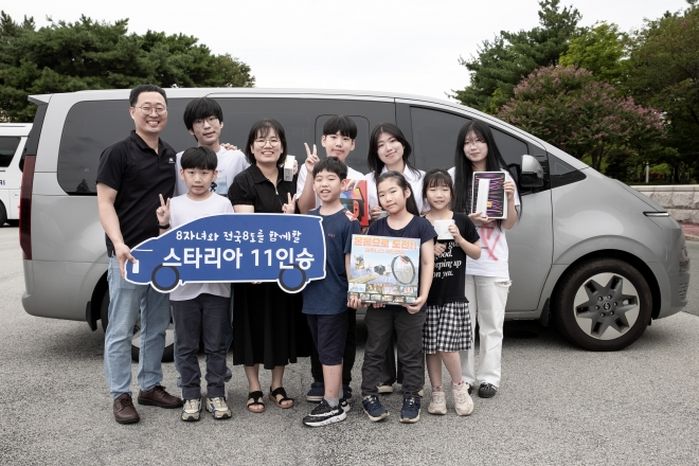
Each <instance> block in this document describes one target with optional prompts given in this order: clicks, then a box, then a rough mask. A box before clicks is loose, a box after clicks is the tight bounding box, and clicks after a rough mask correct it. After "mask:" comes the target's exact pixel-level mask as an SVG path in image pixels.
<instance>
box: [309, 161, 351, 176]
mask: <svg viewBox="0 0 699 466" xmlns="http://www.w3.org/2000/svg"><path fill="white" fill-rule="evenodd" d="M323 170H325V171H327V172H330V173H334V174H336V175H337V176H339V177H340V179H341V180H344V179H346V178H347V165H345V164H344V162H342V161H341V160H339V159H336V158H335V157H327V158H324V159H323V160H321V161H320V162H318V163H316V164H315V165H314V166H313V178H315V177H316V176H318V173H320V172H322V171H323Z"/></svg>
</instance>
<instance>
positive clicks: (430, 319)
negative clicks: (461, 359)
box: [422, 302, 472, 354]
mask: <svg viewBox="0 0 699 466" xmlns="http://www.w3.org/2000/svg"><path fill="white" fill-rule="evenodd" d="M425 313H426V316H425V326H424V327H423V330H422V346H423V348H424V351H425V353H426V354H434V353H436V352H438V351H443V352H454V351H463V350H467V349H469V348H471V340H472V336H471V316H470V314H469V312H468V303H466V302H463V303H458V302H457V303H445V304H444V305H442V306H426V307H425Z"/></svg>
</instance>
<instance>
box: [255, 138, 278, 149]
mask: <svg viewBox="0 0 699 466" xmlns="http://www.w3.org/2000/svg"><path fill="white" fill-rule="evenodd" d="M267 143H269V145H270V146H278V145H279V144H281V141H280V140H279V139H277V138H269V139H265V138H257V139H255V144H256V145H258V146H260V147H263V146H266V145H267Z"/></svg>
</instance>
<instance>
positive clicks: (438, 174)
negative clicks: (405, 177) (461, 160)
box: [422, 168, 454, 205]
mask: <svg viewBox="0 0 699 466" xmlns="http://www.w3.org/2000/svg"><path fill="white" fill-rule="evenodd" d="M433 186H446V187H447V188H449V195H450V196H451V203H452V205H453V204H454V183H453V182H452V180H451V175H450V174H449V172H448V171H446V170H443V169H441V168H435V169H433V170H430V171H428V172H427V173H425V177H424V178H423V179H422V198H423V199H427V190H428V189H429V188H431V187H433Z"/></svg>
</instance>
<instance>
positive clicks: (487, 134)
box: [453, 120, 519, 228]
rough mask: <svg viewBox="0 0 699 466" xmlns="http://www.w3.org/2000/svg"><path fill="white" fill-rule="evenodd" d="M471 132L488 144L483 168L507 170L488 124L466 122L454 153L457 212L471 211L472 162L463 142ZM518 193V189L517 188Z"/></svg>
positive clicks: (474, 121) (478, 121) (498, 223)
mask: <svg viewBox="0 0 699 466" xmlns="http://www.w3.org/2000/svg"><path fill="white" fill-rule="evenodd" d="M469 133H473V134H475V135H476V137H478V138H480V139H483V140H484V141H485V143H486V144H487V146H488V155H487V157H486V159H485V169H486V170H487V171H498V170H501V169H504V170H506V171H508V173H509V170H508V167H507V164H506V163H505V159H503V157H502V155H501V154H500V149H498V145H497V144H496V143H495V139H494V138H493V132H492V131H491V130H490V126H488V125H487V124H485V123H483V122H482V121H480V120H473V121H470V122H468V123H466V124H465V125H464V126H463V127H462V128H461V129H460V130H459V134H458V136H457V137H456V151H455V155H454V186H455V190H454V192H455V194H456V196H455V198H454V202H453V209H454V210H455V211H457V212H466V213H470V211H471V191H472V188H473V187H472V186H471V184H472V182H473V164H472V163H471V162H470V161H469V159H468V158H467V157H466V153H465V152H464V143H465V141H466V135H468V134H469ZM517 194H518V195H519V190H517ZM497 225H498V228H500V227H501V225H502V220H498V221H497Z"/></svg>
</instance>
